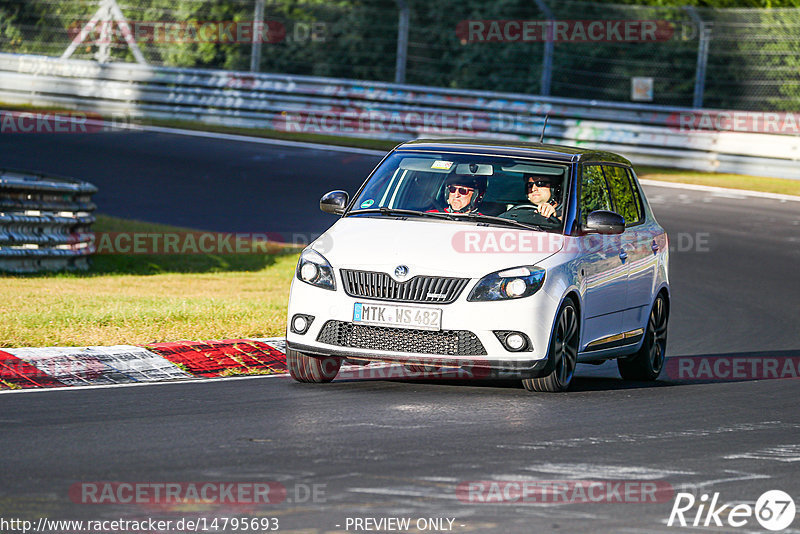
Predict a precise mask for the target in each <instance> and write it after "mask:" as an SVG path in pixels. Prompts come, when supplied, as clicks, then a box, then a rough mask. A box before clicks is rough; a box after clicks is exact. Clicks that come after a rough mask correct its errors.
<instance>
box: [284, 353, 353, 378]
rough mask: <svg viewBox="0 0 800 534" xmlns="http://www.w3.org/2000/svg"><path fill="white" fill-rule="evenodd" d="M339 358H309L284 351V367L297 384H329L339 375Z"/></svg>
mask: <svg viewBox="0 0 800 534" xmlns="http://www.w3.org/2000/svg"><path fill="white" fill-rule="evenodd" d="M341 365H342V359H341V358H335V357H333V356H309V355H307V354H303V353H302V352H298V351H296V350H293V349H289V348H287V349H286V366H287V367H288V368H289V374H290V375H291V376H292V378H294V379H295V380H297V381H298V382H315V383H323V382H330V381H331V380H333V379H334V378H336V375H337V374H338V373H339V367H341Z"/></svg>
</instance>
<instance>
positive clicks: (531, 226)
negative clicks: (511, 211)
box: [449, 213, 547, 232]
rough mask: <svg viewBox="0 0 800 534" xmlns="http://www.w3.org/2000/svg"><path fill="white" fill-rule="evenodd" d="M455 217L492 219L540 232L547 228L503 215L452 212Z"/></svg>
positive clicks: (478, 219)
mask: <svg viewBox="0 0 800 534" xmlns="http://www.w3.org/2000/svg"><path fill="white" fill-rule="evenodd" d="M449 215H452V216H454V217H459V218H464V219H469V220H471V221H491V222H496V223H499V224H505V225H508V226H518V227H520V228H525V229H526V230H539V231H540V232H546V231H547V229H545V228H543V227H542V226H539V225H538V224H534V223H523V222H519V221H515V220H514V219H504V218H503V217H495V216H494V215H480V214H478V213H450V214H449Z"/></svg>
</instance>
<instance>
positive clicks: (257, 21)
mask: <svg viewBox="0 0 800 534" xmlns="http://www.w3.org/2000/svg"><path fill="white" fill-rule="evenodd" d="M263 25H264V0H256V8H255V13H254V14H253V47H252V51H251V53H250V72H258V71H259V70H261V36H262V35H263V31H261V30H262V29H263Z"/></svg>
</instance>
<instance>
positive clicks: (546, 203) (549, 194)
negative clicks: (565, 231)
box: [525, 174, 561, 220]
mask: <svg viewBox="0 0 800 534" xmlns="http://www.w3.org/2000/svg"><path fill="white" fill-rule="evenodd" d="M559 182H560V180H559V179H558V178H556V177H554V176H546V175H543V176H537V175H534V174H527V175H525V194H526V195H527V196H528V200H530V201H531V204H533V205H535V206H536V211H537V213H539V215H541V216H542V217H544V218H546V219H549V218H551V217H555V218H556V219H558V220H561V214H560V213H558V212H560V211H561V205H560V202H559V199H557V198H556V195H557V191H556V190H557V189H558V186H559V185H560V184H559ZM560 196H561V195H560V194H558V197H560Z"/></svg>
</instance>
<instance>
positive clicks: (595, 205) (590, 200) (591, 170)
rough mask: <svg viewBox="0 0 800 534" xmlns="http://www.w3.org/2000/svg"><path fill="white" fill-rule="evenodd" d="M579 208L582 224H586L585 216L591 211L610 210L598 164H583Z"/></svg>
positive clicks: (606, 188)
mask: <svg viewBox="0 0 800 534" xmlns="http://www.w3.org/2000/svg"><path fill="white" fill-rule="evenodd" d="M580 210H581V222H582V223H583V224H586V218H587V217H588V216H589V214H590V213H591V212H593V211H597V210H609V211H610V210H611V197H610V196H609V194H608V186H607V185H606V179H605V178H604V177H603V170H602V169H601V168H600V165H584V167H583V170H582V171H581V202H580Z"/></svg>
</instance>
